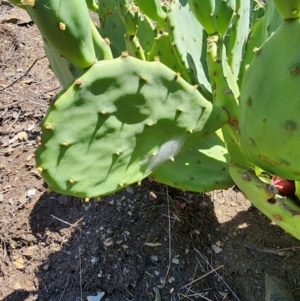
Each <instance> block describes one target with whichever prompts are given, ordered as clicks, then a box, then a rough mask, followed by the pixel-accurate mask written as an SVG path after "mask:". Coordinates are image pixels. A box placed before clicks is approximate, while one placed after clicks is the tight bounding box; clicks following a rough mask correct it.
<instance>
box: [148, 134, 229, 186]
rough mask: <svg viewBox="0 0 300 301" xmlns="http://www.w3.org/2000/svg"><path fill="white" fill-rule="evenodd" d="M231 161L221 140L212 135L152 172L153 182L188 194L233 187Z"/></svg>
mask: <svg viewBox="0 0 300 301" xmlns="http://www.w3.org/2000/svg"><path fill="white" fill-rule="evenodd" d="M229 161H230V157H229V155H228V152H227V149H226V148H225V144H224V142H223V141H222V139H221V138H220V137H219V136H218V135H217V134H213V135H210V136H209V137H207V138H206V139H205V140H203V141H202V142H200V143H198V144H196V145H195V147H194V148H192V149H185V150H183V151H182V152H180V154H179V155H177V156H175V157H174V161H172V160H168V161H166V162H164V163H163V164H162V165H161V166H159V167H158V168H157V169H155V170H154V171H153V173H152V174H151V177H153V178H154V179H155V180H156V181H158V182H161V183H164V184H167V185H170V186H173V187H176V188H180V189H183V190H188V191H197V192H206V191H211V190H214V189H225V188H228V187H230V186H232V185H233V184H234V183H233V181H232V179H231V177H230V176H229V173H228V166H229Z"/></svg>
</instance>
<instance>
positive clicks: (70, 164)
mask: <svg viewBox="0 0 300 301" xmlns="http://www.w3.org/2000/svg"><path fill="white" fill-rule="evenodd" d="M12 2H13V3H14V4H15V5H18V6H19V7H21V8H24V9H26V10H27V11H28V13H29V14H30V16H31V18H32V19H33V21H34V22H35V23H36V25H37V27H38V29H39V30H40V32H41V35H42V36H43V40H44V47H45V52H46V55H47V57H48V59H49V62H50V66H51V68H52V70H53V72H54V74H55V75H56V76H57V78H58V80H59V81H60V83H61V85H62V88H63V90H62V91H61V92H60V93H59V94H58V95H57V97H56V101H55V102H54V103H53V104H52V105H51V107H50V108H49V110H48V112H47V114H46V117H45V119H44V121H43V124H42V139H41V142H40V145H39V147H38V149H37V151H36V163H37V167H38V170H39V171H40V172H41V175H42V177H43V178H44V179H45V180H46V182H47V183H48V185H49V187H50V188H51V189H53V190H55V191H57V192H61V193H66V194H70V195H75V196H80V197H93V196H99V195H104V194H108V193H112V192H114V191H116V190H118V189H121V188H122V187H124V186H126V185H129V184H131V183H134V182H137V181H140V180H141V179H143V178H145V177H146V176H151V177H153V178H154V179H156V180H157V181H159V182H162V183H166V184H168V185H171V186H174V187H178V188H181V189H184V190H193V191H208V190H213V189H218V188H226V187H228V186H229V185H232V184H233V181H234V182H235V183H236V184H237V185H238V186H239V187H240V188H241V190H242V191H243V192H244V193H245V194H246V196H247V197H248V198H249V200H250V201H251V202H252V203H253V204H254V205H255V206H256V207H257V208H259V210H261V211H262V212H264V213H265V214H266V215H267V216H269V217H270V218H271V219H273V220H274V221H276V222H277V223H278V224H279V225H280V226H281V227H283V228H284V229H285V230H287V231H288V232H290V233H292V234H293V235H294V236H296V237H298V238H299V239H300V228H299V219H298V216H299V215H300V206H299V203H297V202H294V199H293V198H292V197H286V196H282V195H280V194H279V193H277V191H276V189H275V188H274V186H273V185H271V184H270V183H265V182H264V181H261V180H260V178H259V177H258V176H257V175H256V174H255V173H254V170H256V171H257V170H259V168H262V169H263V170H264V171H266V172H268V173H271V174H274V175H277V176H280V177H282V178H285V179H289V180H296V182H295V183H293V184H295V185H294V186H295V198H296V197H300V161H299V156H298V153H299V151H300V145H299V139H300V127H299V118H298V115H299V114H298V112H299V111H300V106H299V105H298V103H299V101H298V97H299V95H300V85H299V74H300V72H299V68H300V63H299V53H300V46H299V45H300V42H299V39H298V38H297V37H298V36H300V23H299V16H300V13H299V11H300V0H291V1H284V0H274V1H271V0H268V1H267V2H266V1H260V0H255V1H252V0H227V1H224V0H172V1H160V0H147V1H142V0H135V1H133V0H103V1H94V0H78V1H75V2H76V3H75V2H74V1H56V0H19V1H18V0H12ZM88 9H90V10H92V11H93V12H96V13H98V17H99V21H100V23H99V27H98V25H97V23H95V24H94V23H93V22H92V21H91V18H90V16H89V11H88ZM128 54H129V55H128ZM149 61H150V62H149ZM216 132H217V133H220V132H222V135H217V134H216ZM203 174H205V177H203ZM293 197H294V196H293Z"/></svg>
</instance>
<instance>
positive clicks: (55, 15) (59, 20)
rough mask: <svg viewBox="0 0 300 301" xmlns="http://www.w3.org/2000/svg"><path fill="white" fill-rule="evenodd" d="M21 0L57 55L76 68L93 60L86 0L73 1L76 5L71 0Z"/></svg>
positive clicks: (94, 58)
mask: <svg viewBox="0 0 300 301" xmlns="http://www.w3.org/2000/svg"><path fill="white" fill-rule="evenodd" d="M21 2H22V1H21ZM23 2H24V3H26V8H27V11H28V13H29V15H30V17H31V18H32V20H33V21H34V23H35V24H36V25H37V27H38V29H39V30H40V32H41V34H42V36H43V38H44V39H45V40H46V41H49V42H50V43H51V44H52V45H53V46H54V47H55V48H56V49H57V51H58V52H59V54H60V55H62V56H63V57H65V58H66V59H67V60H69V61H70V62H71V63H73V64H75V65H76V66H78V67H79V68H87V67H89V66H91V65H92V64H93V63H95V62H96V55H95V50H94V45H93V40H92V32H91V27H90V17H89V13H88V9H87V5H86V2H85V0H78V1H76V5H74V3H72V2H71V1H56V0H48V1H46V2H47V3H45V0H32V1H23Z"/></svg>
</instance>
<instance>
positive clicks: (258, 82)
mask: <svg viewBox="0 0 300 301" xmlns="http://www.w3.org/2000/svg"><path fill="white" fill-rule="evenodd" d="M299 34H300V23H299V20H294V21H289V22H285V23H284V24H283V25H282V26H281V27H280V28H279V29H278V30H277V31H276V32H275V34H273V35H272V36H271V37H270V38H269V39H268V40H267V41H266V42H265V43H264V44H263V45H262V47H261V48H260V49H259V51H258V52H257V53H256V55H255V57H254V58H253V60H252V62H251V64H250V67H249V69H248V70H247V71H246V72H245V75H244V79H243V83H242V89H241V100H240V135H241V146H242V149H243V152H244V153H245V154H246V156H247V157H248V158H249V159H250V160H251V161H252V162H253V163H254V164H255V165H257V166H259V167H260V168H262V169H264V170H266V171H268V172H270V173H272V174H276V175H278V176H281V177H283V178H286V179H290V180H297V181H299V180H300V160H299V152H300V145H299V139H300V124H299V110H300V104H299V95H300V85H299V78H300V77H299V76H300V65H299V53H300V44H299V41H298V39H296V38H295V37H296V36H298V35H299ZM274 50H275V51H274ZM257 70H259V72H257Z"/></svg>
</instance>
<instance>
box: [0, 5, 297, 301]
mask: <svg viewBox="0 0 300 301" xmlns="http://www.w3.org/2000/svg"><path fill="white" fill-rule="evenodd" d="M0 2H1V1H0ZM5 3H6V2H4V1H3V2H2V6H1V5H0V300H5V301H13V300H18V301H20V300H24V301H25V300H26V301H29V300H30V301H31V300H42V301H45V300H51V301H64V300H65V301H74V300H78V301H79V300H88V299H87V297H88V296H97V295H98V298H95V299H92V298H89V300H100V297H101V295H102V294H101V293H104V294H105V295H104V297H103V298H102V299H101V300H104V301H109V300H110V301H121V300H122V301H127V300H131V301H133V300H135V301H154V300H156V301H159V300H163V301H164V300H218V301H221V300H226V301H229V300H241V301H254V300H255V301H260V300H264V299H265V276H266V274H268V275H271V276H272V277H276V278H278V279H280V280H281V281H283V282H284V283H285V285H286V287H287V288H288V289H289V290H290V292H291V293H292V295H293V296H294V298H295V300H300V283H299V279H300V267H299V265H300V242H299V241H298V240H296V239H295V238H293V237H291V236H290V235H289V234H287V233H285V232H284V231H283V230H282V229H280V228H279V227H278V226H276V225H275V224H273V223H272V222H271V221H270V220H269V219H268V218H266V217H265V216H263V215H262V214H261V213H260V212H259V211H258V210H257V209H255V208H254V207H253V206H251V204H250V202H249V201H247V200H246V199H245V198H244V197H243V195H242V193H241V192H239V190H238V189H237V188H236V187H232V188H231V189H229V190H222V191H214V192H211V193H206V194H201V193H200V194H199V193H188V192H182V191H179V190H176V189H173V188H170V187H167V186H165V185H161V184H158V183H155V182H151V181H150V179H145V180H144V181H143V182H142V183H141V185H140V186H138V185H132V186H130V187H127V188H126V189H124V190H122V191H120V192H118V193H115V194H113V195H111V196H107V197H104V198H102V199H91V200H89V202H85V201H84V200H81V199H78V198H74V197H68V196H63V195H60V194H57V193H53V192H50V193H48V192H47V189H46V185H45V184H44V182H43V180H42V179H41V178H40V176H39V174H38V173H37V171H36V169H35V165H34V158H33V154H34V151H35V148H36V146H37V140H38V136H39V135H40V127H39V125H40V122H41V120H42V118H43V116H44V114H45V111H46V110H47V107H48V101H49V99H50V98H51V96H53V95H55V93H56V92H58V91H59V89H60V87H59V84H58V82H57V81H56V79H55V78H54V76H53V74H52V72H51V70H50V69H49V68H48V62H47V59H46V58H45V56H44V53H43V47H42V41H41V37H40V35H39V33H38V31H37V29H36V27H35V26H34V25H33V24H32V23H31V22H30V20H29V18H28V17H27V16H26V14H25V13H24V12H23V11H22V10H18V9H15V8H13V7H12V6H9V5H7V4H5Z"/></svg>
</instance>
